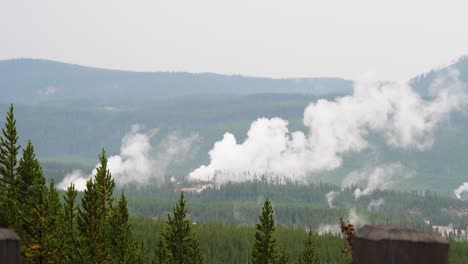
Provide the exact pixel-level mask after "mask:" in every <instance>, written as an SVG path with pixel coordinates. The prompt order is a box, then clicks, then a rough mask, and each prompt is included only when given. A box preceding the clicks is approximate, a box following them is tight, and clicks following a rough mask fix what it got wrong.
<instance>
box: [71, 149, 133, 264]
mask: <svg viewBox="0 0 468 264" xmlns="http://www.w3.org/2000/svg"><path fill="white" fill-rule="evenodd" d="M99 160H100V165H99V166H98V167H97V168H96V175H94V177H93V178H91V179H89V180H88V182H87V183H86V190H85V193H84V197H83V199H82V200H81V208H80V209H79V210H78V231H79V234H80V243H81V247H80V251H81V252H80V255H81V257H82V260H83V261H84V262H86V263H103V262H105V261H106V260H108V259H111V258H112V256H111V252H110V248H111V242H110V241H112V239H111V237H112V236H113V235H114V234H112V231H111V226H110V221H111V217H112V213H113V212H114V210H113V201H114V198H113V197H112V193H113V190H114V186H115V183H114V180H113V179H112V175H111V173H110V171H109V169H108V168H107V156H106V152H105V150H104V149H103V150H102V152H101V154H100V155H99ZM125 206H126V202H125ZM127 218H128V213H127Z"/></svg>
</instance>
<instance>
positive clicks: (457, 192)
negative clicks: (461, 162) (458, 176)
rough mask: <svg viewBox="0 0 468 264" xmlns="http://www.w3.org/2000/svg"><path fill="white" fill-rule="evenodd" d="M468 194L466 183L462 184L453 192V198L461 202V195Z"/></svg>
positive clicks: (467, 184)
mask: <svg viewBox="0 0 468 264" xmlns="http://www.w3.org/2000/svg"><path fill="white" fill-rule="evenodd" d="M465 192H468V182H464V183H463V184H462V185H460V186H459V187H458V188H457V189H455V190H454V191H453V193H454V194H455V197H457V198H458V199H460V200H462V199H463V198H462V194H463V193H465Z"/></svg>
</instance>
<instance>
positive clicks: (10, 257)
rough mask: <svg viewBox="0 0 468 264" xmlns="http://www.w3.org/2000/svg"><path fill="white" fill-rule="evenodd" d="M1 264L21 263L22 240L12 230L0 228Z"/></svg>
mask: <svg viewBox="0 0 468 264" xmlns="http://www.w3.org/2000/svg"><path fill="white" fill-rule="evenodd" d="M0 263H2V264H16V263H20V238H19V237H18V235H16V233H15V232H13V231H12V230H10V229H1V228H0Z"/></svg>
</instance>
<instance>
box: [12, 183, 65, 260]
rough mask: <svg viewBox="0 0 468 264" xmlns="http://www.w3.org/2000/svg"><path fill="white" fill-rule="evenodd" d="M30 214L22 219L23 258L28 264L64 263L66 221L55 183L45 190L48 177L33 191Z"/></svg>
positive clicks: (26, 213) (36, 184)
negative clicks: (64, 225)
mask: <svg viewBox="0 0 468 264" xmlns="http://www.w3.org/2000/svg"><path fill="white" fill-rule="evenodd" d="M29 192H30V199H28V206H27V208H28V210H27V211H25V212H23V214H22V216H23V219H22V223H23V226H22V233H21V234H22V254H23V256H24V261H25V262H26V263H60V262H61V261H62V260H63V258H64V250H63V246H64V245H63V242H62V241H63V240H62V239H63V226H62V223H61V220H62V218H63V211H62V206H61V204H60V198H59V195H58V192H57V190H56V189H55V186H54V183H53V182H51V184H50V186H49V188H47V187H46V186H45V180H44V177H39V178H37V179H35V180H34V183H33V185H32V186H31V187H30V188H29Z"/></svg>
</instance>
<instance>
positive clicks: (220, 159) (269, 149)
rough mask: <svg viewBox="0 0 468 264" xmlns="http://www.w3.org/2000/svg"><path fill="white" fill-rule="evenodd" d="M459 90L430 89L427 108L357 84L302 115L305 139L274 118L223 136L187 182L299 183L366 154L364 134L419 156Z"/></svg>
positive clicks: (405, 90)
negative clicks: (272, 179) (258, 179)
mask: <svg viewBox="0 0 468 264" xmlns="http://www.w3.org/2000/svg"><path fill="white" fill-rule="evenodd" d="M462 88H463V86H462V85H461V84H460V82H459V81H458V74H457V73H456V72H452V73H450V74H449V76H447V77H446V78H444V79H443V80H442V81H440V80H438V81H437V82H436V83H435V84H434V86H433V87H432V88H431V89H430V92H431V95H433V96H434V98H433V99H432V100H425V99H423V98H422V97H421V96H420V95H418V94H417V93H416V92H414V91H413V90H412V88H411V87H410V86H409V85H408V84H407V83H385V84H381V83H380V84H379V83H375V82H372V81H361V82H357V83H356V84H355V87H354V93H353V95H352V96H345V97H341V98H338V99H336V100H334V101H328V100H325V99H322V100H319V101H317V102H315V103H312V104H310V105H309V106H308V107H307V108H306V109H305V111H304V119H303V122H304V125H305V127H306V128H307V129H308V133H306V134H304V133H303V132H300V131H296V132H290V131H289V130H288V122H287V121H285V120H283V119H280V118H271V119H266V118H260V119H258V120H256V121H254V122H253V123H252V124H251V126H250V129H249V131H248V132H247V138H246V140H245V141H244V142H239V143H238V142H237V141H236V138H235V137H234V135H232V134H231V133H226V134H225V135H224V137H223V139H222V140H221V141H218V142H216V143H215V145H214V147H213V149H212V150H211V151H210V152H209V156H210V164H208V165H206V166H205V165H204V166H201V167H199V168H198V169H196V170H194V171H192V172H191V173H190V174H189V179H191V180H202V181H216V182H217V183H224V182H227V181H246V180H251V179H253V178H254V175H264V174H268V175H280V176H288V177H292V178H293V179H294V180H299V181H301V180H304V179H305V176H306V175H308V174H313V173H317V172H320V171H329V170H334V169H336V168H339V167H340V166H341V164H342V161H343V155H344V154H346V153H352V152H360V151H362V150H364V149H366V148H367V147H368V145H369V142H368V140H367V136H368V135H369V134H370V133H376V134H380V135H382V136H383V138H384V140H385V143H386V144H387V145H388V146H391V147H396V148H414V149H419V150H424V149H426V148H429V147H431V145H432V143H433V132H434V128H435V127H436V126H437V124H438V123H439V122H440V121H441V120H442V119H443V118H444V117H446V116H447V115H448V114H449V113H451V112H452V111H456V110H460V109H462V107H463V106H464V105H465V103H466V102H467V100H466V98H467V97H466V95H465V94H464V93H463V91H462V90H463V89H462ZM365 191H366V190H364V192H365Z"/></svg>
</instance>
